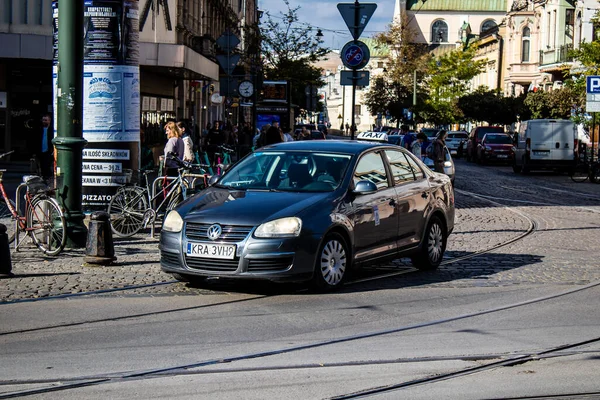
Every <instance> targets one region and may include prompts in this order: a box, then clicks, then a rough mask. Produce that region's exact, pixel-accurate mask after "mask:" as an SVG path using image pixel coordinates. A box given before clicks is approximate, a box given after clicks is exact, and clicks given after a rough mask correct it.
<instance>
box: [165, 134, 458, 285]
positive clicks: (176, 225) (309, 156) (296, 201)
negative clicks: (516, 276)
mask: <svg viewBox="0 0 600 400" xmlns="http://www.w3.org/2000/svg"><path fill="white" fill-rule="evenodd" d="M453 228H454V194H453V190H452V185H451V183H450V179H449V178H448V177H447V176H446V175H442V174H437V173H435V172H432V171H431V170H430V169H429V168H427V167H426V166H425V165H423V163H422V162H421V160H419V159H417V158H415V157H414V156H413V155H412V154H410V153H409V152H407V151H405V150H404V149H403V148H400V147H398V146H393V145H390V144H387V143H371V142H358V141H342V140H340V141H337V140H327V141H300V142H287V143H279V144H276V145H272V146H266V147H263V148H261V149H260V150H258V151H256V152H254V153H252V154H249V155H248V156H246V157H245V158H244V159H242V160H241V161H239V162H238V163H236V164H235V165H234V166H233V167H232V168H231V169H229V170H228V171H227V172H226V173H225V175H223V176H222V177H220V179H219V180H218V181H217V182H216V183H215V184H213V185H212V186H210V187H208V188H207V189H205V190H203V191H202V192H199V193H198V194H196V195H195V196H193V197H191V198H189V199H187V200H186V201H184V202H183V203H181V204H180V205H179V206H178V207H177V208H176V209H175V210H173V211H171V212H170V213H169V214H168V215H167V216H166V218H165V220H164V223H163V227H162V231H161V236H160V255H161V257H160V263H161V267H162V269H163V270H164V271H165V272H168V273H171V274H173V276H174V277H175V278H177V279H180V280H195V279H202V278H205V277H228V278H243V279H266V280H272V281H312V282H313V283H314V285H315V286H316V287H317V288H319V289H321V290H330V289H334V288H337V287H339V286H340V285H341V284H342V283H343V282H344V279H345V278H346V277H347V276H348V273H349V272H350V271H351V269H352V268H358V267H360V266H361V265H365V264H369V263H374V262H377V263H379V262H381V261H385V260H389V259H394V258H399V257H411V259H412V262H413V264H414V265H415V267H417V268H420V269H427V270H431V269H435V268H437V267H438V265H439V264H440V262H441V261H442V257H443V255H444V251H445V249H446V242H447V240H448V235H449V234H450V233H451V232H452V230H453Z"/></svg>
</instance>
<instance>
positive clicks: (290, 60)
mask: <svg viewBox="0 0 600 400" xmlns="http://www.w3.org/2000/svg"><path fill="white" fill-rule="evenodd" d="M282 1H283V2H284V3H285V5H286V6H287V12H281V13H280V15H279V16H274V15H272V14H271V13H270V12H269V11H267V12H266V13H265V14H266V17H267V18H266V21H265V22H264V23H263V24H261V26H260V41H261V57H262V65H263V69H264V70H263V71H264V77H265V79H266V80H285V81H288V82H291V86H292V103H294V104H298V105H304V104H305V103H306V95H305V88H306V86H308V85H313V86H314V87H321V86H323V85H324V84H325V81H324V80H323V78H322V73H323V70H322V68H317V67H315V66H314V65H313V64H314V63H315V62H316V61H319V60H320V59H322V58H323V56H325V54H327V53H328V52H329V49H327V48H326V47H324V46H323V39H322V38H320V37H318V36H316V35H315V32H314V31H315V29H314V28H313V27H312V26H311V25H310V24H305V23H301V22H299V20H298V10H299V9H300V7H299V6H298V7H295V8H292V7H291V6H290V3H289V1H288V0H282ZM315 104H317V105H321V103H320V102H315ZM321 106H322V105H321Z"/></svg>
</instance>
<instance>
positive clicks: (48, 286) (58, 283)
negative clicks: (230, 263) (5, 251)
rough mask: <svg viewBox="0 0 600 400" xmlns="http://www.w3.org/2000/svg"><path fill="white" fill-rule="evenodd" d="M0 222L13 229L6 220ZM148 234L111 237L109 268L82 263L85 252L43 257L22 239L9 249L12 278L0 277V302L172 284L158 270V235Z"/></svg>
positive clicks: (35, 248)
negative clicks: (17, 247)
mask: <svg viewBox="0 0 600 400" xmlns="http://www.w3.org/2000/svg"><path fill="white" fill-rule="evenodd" d="M0 223H2V224H5V225H6V226H7V227H8V228H9V232H12V231H13V230H14V228H13V226H12V222H11V221H10V220H7V219H3V220H0ZM9 225H10V226H9ZM148 232H149V231H148V230H147V231H146V232H145V233H143V234H138V235H136V236H134V237H132V238H114V240H113V241H114V247H115V256H116V257H117V260H116V261H115V262H114V263H113V264H112V265H110V266H92V265H89V264H86V263H85V262H84V257H85V249H65V250H64V251H63V252H61V253H60V254H59V255H58V256H56V257H47V256H45V255H44V254H43V253H42V252H41V251H39V250H38V248H37V247H35V245H34V244H33V243H32V242H31V239H29V238H26V239H25V242H24V243H23V245H22V247H21V248H20V250H19V251H18V252H16V251H14V248H12V247H11V251H10V252H11V260H12V273H13V274H14V276H13V277H6V276H0V302H2V301H10V300H16V299H31V298H40V297H48V296H57V295H64V294H71V293H82V292H89V291H97V290H108V289H114V288H120V287H126V286H136V285H147V284H153V283H157V282H167V281H169V282H170V281H173V278H172V277H171V276H170V275H168V274H165V273H163V272H162V271H161V270H160V263H159V252H158V235H155V237H154V238H152V239H151V238H150V237H149V233H148Z"/></svg>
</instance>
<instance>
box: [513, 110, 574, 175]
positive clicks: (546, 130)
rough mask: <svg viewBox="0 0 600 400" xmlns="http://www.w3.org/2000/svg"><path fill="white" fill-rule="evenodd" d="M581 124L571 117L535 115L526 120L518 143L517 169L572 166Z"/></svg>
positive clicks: (516, 148)
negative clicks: (559, 117)
mask: <svg viewBox="0 0 600 400" xmlns="http://www.w3.org/2000/svg"><path fill="white" fill-rule="evenodd" d="M577 143H578V139H577V127H576V126H575V123H574V122H573V121H570V120H566V119H564V120H561V119H532V120H529V121H522V122H521V125H520V126H519V135H518V139H517V143H516V144H515V154H514V157H513V170H514V171H515V172H523V173H527V172H529V171H530V170H532V169H556V170H563V171H566V170H569V169H570V168H572V167H573V165H574V163H575V151H576V149H577Z"/></svg>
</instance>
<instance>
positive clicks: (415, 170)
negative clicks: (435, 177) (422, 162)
mask: <svg viewBox="0 0 600 400" xmlns="http://www.w3.org/2000/svg"><path fill="white" fill-rule="evenodd" d="M405 157H406V160H407V161H408V165H409V166H410V169H411V170H412V172H413V174H414V175H415V179H416V180H420V179H423V176H424V174H423V170H422V169H421V167H419V164H417V162H416V161H415V160H413V158H412V157H411V156H409V155H405Z"/></svg>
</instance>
